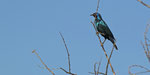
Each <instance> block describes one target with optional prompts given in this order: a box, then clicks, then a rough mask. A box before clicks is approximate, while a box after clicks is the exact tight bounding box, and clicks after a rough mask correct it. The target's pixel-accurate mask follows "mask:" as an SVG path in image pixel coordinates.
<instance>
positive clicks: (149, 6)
mask: <svg viewBox="0 0 150 75" xmlns="http://www.w3.org/2000/svg"><path fill="white" fill-rule="evenodd" d="M137 1H138V2H140V3H141V4H143V5H144V6H146V7H148V8H150V5H148V4H146V3H144V2H143V1H141V0H137Z"/></svg>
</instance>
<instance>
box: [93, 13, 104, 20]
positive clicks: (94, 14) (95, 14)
mask: <svg viewBox="0 0 150 75" xmlns="http://www.w3.org/2000/svg"><path fill="white" fill-rule="evenodd" d="M90 16H93V17H94V18H95V19H99V20H101V19H102V17H101V15H100V14H99V13H97V12H95V13H93V14H91V15H90Z"/></svg>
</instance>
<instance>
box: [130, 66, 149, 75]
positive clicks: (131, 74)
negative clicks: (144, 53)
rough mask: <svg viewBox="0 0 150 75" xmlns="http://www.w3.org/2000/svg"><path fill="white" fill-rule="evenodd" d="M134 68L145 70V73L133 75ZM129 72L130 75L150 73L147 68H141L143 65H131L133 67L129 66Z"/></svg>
mask: <svg viewBox="0 0 150 75" xmlns="http://www.w3.org/2000/svg"><path fill="white" fill-rule="evenodd" d="M133 67H136V68H141V69H144V70H145V71H142V72H136V73H132V72H131V68H133ZM128 72H129V74H130V75H137V74H142V73H147V72H150V70H149V69H147V68H145V67H143V66H141V65H131V66H129V68H128Z"/></svg>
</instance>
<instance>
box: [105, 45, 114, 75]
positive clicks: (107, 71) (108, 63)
mask: <svg viewBox="0 0 150 75" xmlns="http://www.w3.org/2000/svg"><path fill="white" fill-rule="evenodd" d="M113 50H114V46H113V48H112V50H111V53H110V56H109V59H108V62H107V66H106V72H105V74H106V75H107V72H108V64H109V61H110V58H111V56H112V53H113Z"/></svg>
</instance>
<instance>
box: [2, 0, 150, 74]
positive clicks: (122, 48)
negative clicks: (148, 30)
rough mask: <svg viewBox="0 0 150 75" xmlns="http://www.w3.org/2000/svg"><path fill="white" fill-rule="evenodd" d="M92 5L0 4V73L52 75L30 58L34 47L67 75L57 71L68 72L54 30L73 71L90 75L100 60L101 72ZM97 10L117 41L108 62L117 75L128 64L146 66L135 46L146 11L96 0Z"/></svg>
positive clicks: (127, 2) (129, 1)
mask: <svg viewBox="0 0 150 75" xmlns="http://www.w3.org/2000/svg"><path fill="white" fill-rule="evenodd" d="M143 1H144V2H146V3H148V4H150V1H146V0H143ZM96 7H97V0H0V51H1V52H0V59H1V62H0V75H51V74H50V73H49V72H48V71H47V70H46V69H45V68H44V66H43V65H42V64H41V62H40V61H39V59H38V58H37V57H36V55H35V54H32V50H34V49H35V50H36V51H37V52H38V53H39V55H40V56H41V58H42V59H43V61H44V62H45V64H47V66H48V67H49V68H51V69H53V71H54V73H55V74H56V75H66V73H64V72H63V71H61V70H59V69H58V68H60V67H63V68H65V69H67V70H68V60H67V52H66V49H65V47H64V43H63V41H62V39H61V37H60V35H59V32H61V33H62V34H63V36H64V38H65V41H66V44H67V46H68V49H69V52H70V58H71V60H70V61H71V71H72V72H73V73H76V74H78V75H90V74H89V73H88V72H93V67H94V63H95V62H99V61H100V60H101V67H100V71H101V72H105V66H106V63H107V60H106V57H105V55H104V53H103V51H102V48H101V47H100V46H99V41H98V38H97V36H96V34H95V30H94V28H93V26H92V24H91V23H90V21H91V20H92V21H93V20H94V18H93V17H91V16H90V14H92V13H94V12H95V11H96ZM98 12H99V13H101V15H102V17H103V19H104V20H105V22H106V23H107V24H108V26H109V28H110V29H111V31H112V32H113V34H114V36H115V38H116V40H117V42H116V44H117V46H118V49H119V50H118V51H116V50H115V51H114V52H113V55H112V58H111V63H112V65H113V67H114V70H115V72H116V74H117V75H129V74H128V67H129V66H131V65H133V64H138V65H142V66H145V67H147V68H149V65H150V63H149V62H148V60H147V58H146V56H145V53H144V50H143V48H142V46H141V43H140V42H141V41H143V39H144V36H143V35H144V34H143V33H144V31H145V27H146V25H147V23H148V21H150V9H149V8H147V7H145V6H143V5H142V4H140V3H139V2H138V1H136V0H100V6H99V10H98ZM101 38H102V37H101ZM102 39H103V38H102ZM104 47H105V49H106V51H107V52H108V54H109V53H110V51H111V48H112V43H111V42H110V41H108V40H107V41H106V42H105V44H104ZM149 69H150V68H149ZM141 70H142V69H141ZM133 71H136V68H135V70H133ZM137 71H140V70H137ZM109 74H112V72H111V69H109ZM149 74H150V73H146V74H143V75H149Z"/></svg>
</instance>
